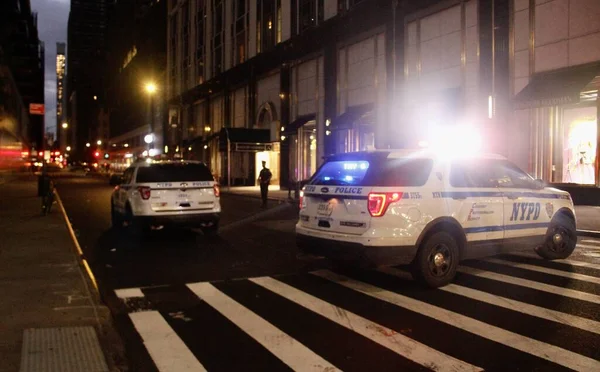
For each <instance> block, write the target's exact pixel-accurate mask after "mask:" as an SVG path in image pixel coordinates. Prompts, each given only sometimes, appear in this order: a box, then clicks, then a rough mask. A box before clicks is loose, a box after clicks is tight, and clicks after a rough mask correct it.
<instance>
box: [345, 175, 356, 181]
mask: <svg viewBox="0 0 600 372" xmlns="http://www.w3.org/2000/svg"><path fill="white" fill-rule="evenodd" d="M353 179H354V178H353V177H352V176H346V177H344V180H345V181H348V182H352V180H353Z"/></svg>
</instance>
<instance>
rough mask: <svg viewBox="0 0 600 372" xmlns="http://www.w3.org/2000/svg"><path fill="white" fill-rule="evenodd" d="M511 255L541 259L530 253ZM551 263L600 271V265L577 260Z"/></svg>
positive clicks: (513, 254)
mask: <svg viewBox="0 0 600 372" xmlns="http://www.w3.org/2000/svg"><path fill="white" fill-rule="evenodd" d="M511 255H512V256H519V257H527V258H535V259H539V258H540V256H538V255H537V254H529V253H519V252H514V253H511ZM549 262H558V263H562V264H567V265H572V266H579V267H589V268H591V269H596V270H600V264H597V263H591V262H585V261H575V260H568V259H565V260H553V261H549Z"/></svg>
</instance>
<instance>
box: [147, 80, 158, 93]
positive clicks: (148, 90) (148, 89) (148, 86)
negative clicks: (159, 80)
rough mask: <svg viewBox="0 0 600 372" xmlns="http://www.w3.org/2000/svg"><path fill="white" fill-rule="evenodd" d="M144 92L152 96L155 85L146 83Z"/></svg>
mask: <svg viewBox="0 0 600 372" xmlns="http://www.w3.org/2000/svg"><path fill="white" fill-rule="evenodd" d="M146 92H148V94H154V93H155V92H156V84H154V83H152V82H150V83H146Z"/></svg>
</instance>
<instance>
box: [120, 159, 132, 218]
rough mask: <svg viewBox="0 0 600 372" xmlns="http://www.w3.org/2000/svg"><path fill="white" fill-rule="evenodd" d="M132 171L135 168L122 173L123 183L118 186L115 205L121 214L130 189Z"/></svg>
mask: <svg viewBox="0 0 600 372" xmlns="http://www.w3.org/2000/svg"><path fill="white" fill-rule="evenodd" d="M134 171H135V168H127V169H126V170H125V172H123V182H121V185H119V189H118V190H117V194H116V204H117V206H118V208H119V210H120V211H121V212H124V211H125V205H126V204H127V197H128V195H129V191H131V188H132V182H133V173H134Z"/></svg>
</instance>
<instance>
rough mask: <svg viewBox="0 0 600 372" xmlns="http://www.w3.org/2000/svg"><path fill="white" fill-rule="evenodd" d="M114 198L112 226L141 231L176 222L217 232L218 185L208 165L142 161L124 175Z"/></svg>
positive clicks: (114, 182) (117, 182)
mask: <svg viewBox="0 0 600 372" xmlns="http://www.w3.org/2000/svg"><path fill="white" fill-rule="evenodd" d="M111 183H112V184H116V185H117V187H116V188H115V191H114V192H113V194H112V198H111V217H112V225H113V227H115V228H121V227H123V226H126V227H127V228H128V229H129V230H131V231H132V232H136V233H137V232H141V231H143V229H144V228H145V227H149V226H165V225H166V226H169V225H177V226H183V227H191V228H200V229H201V230H202V231H203V232H204V234H205V235H212V234H216V233H217V231H218V227H219V217H220V214H221V204H220V200H219V194H220V192H219V186H218V185H217V183H216V182H215V181H214V178H213V176H212V174H211V172H210V170H209V169H208V167H207V166H206V165H205V164H203V163H200V162H193V161H152V162H146V161H141V162H139V163H135V164H133V165H132V166H131V167H129V168H128V169H127V170H125V172H124V173H123V175H122V176H117V177H116V178H115V179H111Z"/></svg>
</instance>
